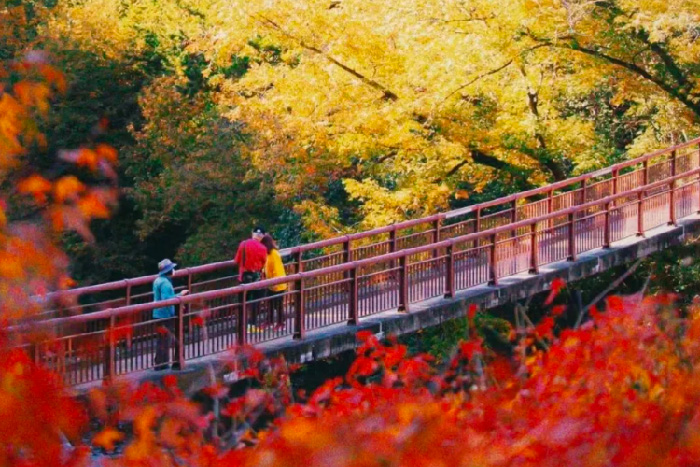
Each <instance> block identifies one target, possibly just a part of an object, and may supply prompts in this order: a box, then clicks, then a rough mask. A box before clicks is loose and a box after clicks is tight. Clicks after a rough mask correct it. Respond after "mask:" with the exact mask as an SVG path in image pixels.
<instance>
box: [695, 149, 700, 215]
mask: <svg viewBox="0 0 700 467" xmlns="http://www.w3.org/2000/svg"><path fill="white" fill-rule="evenodd" d="M696 160H697V161H698V163H697V165H696V166H695V168H696V169H697V168H700V143H698V157H697V159H696ZM697 183H698V188H697V190H698V210H697V213H698V214H700V173H699V174H698V180H697Z"/></svg>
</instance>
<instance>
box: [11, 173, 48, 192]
mask: <svg viewBox="0 0 700 467" xmlns="http://www.w3.org/2000/svg"><path fill="white" fill-rule="evenodd" d="M17 189H18V190H19V191H20V193H33V194H37V193H46V192H48V191H51V182H50V181H48V180H46V179H45V178H44V177H41V176H39V175H32V176H31V177H28V178H25V179H24V180H22V181H20V182H19V183H18V184H17Z"/></svg>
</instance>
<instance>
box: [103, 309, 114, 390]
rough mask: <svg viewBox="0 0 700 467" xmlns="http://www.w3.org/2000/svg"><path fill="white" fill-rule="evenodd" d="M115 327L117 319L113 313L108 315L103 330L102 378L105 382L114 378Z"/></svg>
mask: <svg viewBox="0 0 700 467" xmlns="http://www.w3.org/2000/svg"><path fill="white" fill-rule="evenodd" d="M116 327H117V319H116V317H115V316H114V315H111V316H110V317H109V324H108V325H107V331H106V332H105V340H106V342H105V355H104V374H103V378H104V380H105V381H106V382H110V381H112V380H113V379H114V376H115V374H116V347H115V346H116V341H117V340H116V337H115V328H116Z"/></svg>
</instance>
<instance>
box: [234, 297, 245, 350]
mask: <svg viewBox="0 0 700 467" xmlns="http://www.w3.org/2000/svg"><path fill="white" fill-rule="evenodd" d="M246 295H247V292H246V291H245V290H244V291H243V292H241V295H240V297H241V298H240V307H241V309H240V311H239V313H238V335H237V336H236V344H237V345H246V344H247V343H248V333H247V330H248V303H247V302H246V298H247V297H246Z"/></svg>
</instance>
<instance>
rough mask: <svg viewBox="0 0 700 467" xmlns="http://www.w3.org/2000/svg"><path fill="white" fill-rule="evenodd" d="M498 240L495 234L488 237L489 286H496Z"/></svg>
mask: <svg viewBox="0 0 700 467" xmlns="http://www.w3.org/2000/svg"><path fill="white" fill-rule="evenodd" d="M497 240H498V238H497V237H496V234H491V236H490V237H489V241H490V247H489V285H498V269H497V268H496V266H497V261H496V246H497V245H498V244H497V243H496V242H497Z"/></svg>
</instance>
